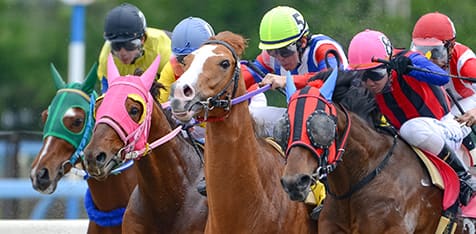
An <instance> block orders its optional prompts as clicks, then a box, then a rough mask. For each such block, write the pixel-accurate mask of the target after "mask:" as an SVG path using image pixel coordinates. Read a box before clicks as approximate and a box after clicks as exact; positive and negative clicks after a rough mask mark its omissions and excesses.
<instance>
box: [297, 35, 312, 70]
mask: <svg viewBox="0 0 476 234" xmlns="http://www.w3.org/2000/svg"><path fill="white" fill-rule="evenodd" d="M303 39H305V40H306V42H305V43H306V46H304V47H303V46H302V44H303V42H302V40H303ZM308 42H309V37H307V36H306V35H304V36H302V37H300V38H299V39H298V40H297V41H296V48H297V52H298V55H299V56H298V59H299V64H301V62H302V61H301V58H302V55H303V54H304V50H306V48H307V47H308V45H309V43H308ZM298 67H299V66H298Z"/></svg>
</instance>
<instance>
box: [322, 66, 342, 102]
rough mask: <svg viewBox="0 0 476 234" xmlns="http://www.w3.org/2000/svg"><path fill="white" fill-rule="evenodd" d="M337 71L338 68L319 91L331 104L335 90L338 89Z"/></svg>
mask: <svg viewBox="0 0 476 234" xmlns="http://www.w3.org/2000/svg"><path fill="white" fill-rule="evenodd" d="M337 70H338V69H337V67H335V68H334V69H332V73H331V74H330V75H329V77H328V78H327V79H326V81H325V82H324V84H322V87H321V88H320V89H319V90H320V91H321V95H322V96H323V97H324V98H325V99H326V100H327V101H329V102H332V96H333V95H334V88H335V87H336V82H337Z"/></svg>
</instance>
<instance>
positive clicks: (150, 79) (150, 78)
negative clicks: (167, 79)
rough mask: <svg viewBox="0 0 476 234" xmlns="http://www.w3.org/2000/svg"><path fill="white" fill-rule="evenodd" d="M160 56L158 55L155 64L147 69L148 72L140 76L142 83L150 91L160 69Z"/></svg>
mask: <svg viewBox="0 0 476 234" xmlns="http://www.w3.org/2000/svg"><path fill="white" fill-rule="evenodd" d="M159 64H160V55H157V57H156V58H155V60H154V62H153V63H152V64H151V65H150V66H149V68H147V71H145V72H144V74H142V75H141V76H140V78H141V80H142V83H143V84H144V86H145V87H146V88H147V89H150V87H151V86H152V84H153V83H154V79H155V75H157V69H159Z"/></svg>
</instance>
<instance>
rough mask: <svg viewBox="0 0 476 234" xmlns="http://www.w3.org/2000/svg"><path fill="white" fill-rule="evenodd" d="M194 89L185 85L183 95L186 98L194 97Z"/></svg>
mask: <svg viewBox="0 0 476 234" xmlns="http://www.w3.org/2000/svg"><path fill="white" fill-rule="evenodd" d="M193 93H194V92H193V89H192V87H190V86H189V85H184V87H183V94H184V95H185V97H191V96H193Z"/></svg>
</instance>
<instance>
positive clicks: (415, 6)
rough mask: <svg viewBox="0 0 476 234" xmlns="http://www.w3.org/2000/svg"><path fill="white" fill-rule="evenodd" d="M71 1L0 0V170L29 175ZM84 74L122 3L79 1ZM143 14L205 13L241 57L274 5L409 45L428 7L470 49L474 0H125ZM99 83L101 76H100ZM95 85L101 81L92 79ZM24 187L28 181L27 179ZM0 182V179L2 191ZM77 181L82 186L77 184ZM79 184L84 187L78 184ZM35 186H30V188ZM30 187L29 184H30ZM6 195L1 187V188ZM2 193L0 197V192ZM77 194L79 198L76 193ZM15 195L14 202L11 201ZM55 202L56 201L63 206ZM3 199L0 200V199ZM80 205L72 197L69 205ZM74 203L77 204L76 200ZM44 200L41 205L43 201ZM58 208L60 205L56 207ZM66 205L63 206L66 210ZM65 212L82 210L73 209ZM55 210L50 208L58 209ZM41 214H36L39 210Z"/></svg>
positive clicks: (65, 42) (338, 35) (160, 18)
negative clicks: (239, 44) (238, 41)
mask: <svg viewBox="0 0 476 234" xmlns="http://www.w3.org/2000/svg"><path fill="white" fill-rule="evenodd" d="M68 2H69V3H71V0H35V1H32V0H0V84H1V85H0V177H2V178H6V177H14V178H27V176H28V172H29V166H30V163H31V159H32V158H33V157H34V156H36V153H37V152H38V150H39V148H40V146H41V133H40V131H41V129H42V124H41V120H40V119H41V118H40V113H41V111H43V110H44V109H46V108H47V107H48V104H49V102H50V101H51V99H52V97H53V96H54V94H55V91H56V90H55V88H54V84H53V82H52V78H51V75H50V71H49V64H50V63H54V64H55V65H56V67H57V69H58V70H59V72H60V73H61V74H62V76H63V79H64V80H65V81H67V80H68V47H69V43H70V41H71V35H72V32H71V18H72V12H73V10H72V9H73V8H72V6H71V5H70V4H67V3H68ZM83 2H88V3H90V4H87V5H86V6H85V7H84V10H85V11H84V16H85V19H84V43H85V44H84V45H85V50H84V53H85V58H84V68H83V69H84V70H85V73H86V72H87V71H88V70H89V67H90V66H91V65H92V64H93V63H95V62H96V61H97V58H98V55H99V52H100V49H101V46H102V44H103V43H104V39H103V24H104V18H105V16H106V14H107V12H108V11H109V10H110V9H112V8H113V7H115V6H117V5H119V4H120V3H123V2H124V1H117V0H83ZM128 2H129V3H132V4H134V5H136V6H138V7H139V8H140V9H141V10H142V11H143V13H144V15H145V16H146V18H147V24H148V26H150V27H156V28H160V29H165V30H168V31H172V30H173V27H174V26H175V24H177V23H178V22H179V21H180V20H181V19H183V18H185V17H188V16H198V17H201V18H203V19H205V20H207V21H208V22H209V23H210V24H211V25H212V26H213V28H214V29H215V32H220V31H223V30H230V31H233V32H235V33H239V34H241V35H243V36H244V37H246V38H248V39H249V47H248V49H247V50H246V53H245V55H244V58H245V59H253V58H254V57H255V56H256V55H257V54H258V53H259V50H258V48H257V45H258V29H259V23H260V20H261V17H262V16H263V15H264V13H265V12H266V11H268V10H269V9H271V8H273V7H274V6H277V5H289V6H293V7H295V8H296V9H298V10H299V11H300V12H301V13H302V14H303V15H304V17H305V19H306V20H307V21H308V24H309V26H310V30H311V33H315V34H317V33H322V34H326V35H328V36H331V37H333V38H334V39H336V40H337V41H338V42H340V43H341V44H342V46H343V47H344V49H345V50H346V51H347V46H348V43H349V41H350V40H351V38H352V36H353V35H355V34H356V33H357V32H360V31H362V30H363V29H366V28H372V29H376V30H379V31H382V32H384V33H385V34H386V35H387V36H388V37H389V38H390V40H391V41H392V42H393V44H394V46H395V47H404V48H408V47H409V45H410V40H411V33H412V29H413V25H414V24H415V22H416V21H417V19H418V18H419V17H420V16H421V15H423V14H425V13H428V12H434V11H439V12H441V13H444V14H446V15H448V16H449V17H450V18H451V19H452V20H453V22H454V24H455V27H456V32H457V41H459V42H461V43H463V44H466V45H467V46H469V47H470V48H473V49H476V37H474V36H473V32H474V29H476V20H474V13H475V11H476V1H474V0H458V1H449V0H380V1H375V0H292V1H279V0H278V1H271V0H242V1H222V0H200V1H197V0H181V1H166V0H149V1H147V0H130V1H128ZM98 83H99V82H98ZM97 88H98V91H99V84H98V86H97ZM25 186H30V188H31V185H28V184H25ZM2 188H3V187H1V186H0V195H2V191H1V189H2ZM82 188H83V187H82ZM83 189H84V188H83ZM31 190H32V191H33V189H31ZM33 192H34V191H33ZM3 194H5V193H3ZM0 198H1V196H0ZM75 199H77V197H76V198H75ZM12 202H13V203H12ZM67 202H68V201H67V200H65V201H62V202H61V201H60V203H59V204H57V205H55V206H60V207H62V206H65V204H66V203H67ZM21 203H22V201H19V200H15V199H14V200H8V201H7V202H6V203H4V204H3V202H2V203H1V204H0V205H1V207H2V209H1V210H2V211H1V212H0V218H2V217H20V218H28V217H32V216H31V210H27V211H24V210H21V209H19V208H18V207H19V205H21ZM2 204H3V205H2ZM74 204H76V206H79V207H81V206H82V205H81V204H79V203H78V201H77V200H74V201H70V203H69V205H68V206H74ZM78 204H79V205H78ZM44 206H46V205H44ZM56 210H60V209H56ZM66 212H68V211H66ZM74 212H76V213H74V214H70V217H75V215H76V216H77V215H78V214H79V215H80V216H81V217H84V212H83V211H80V212H79V213H78V211H74ZM62 215H63V213H62V212H61V214H54V215H49V217H51V216H53V217H56V216H59V217H63V216H62ZM38 217H39V216H38Z"/></svg>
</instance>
